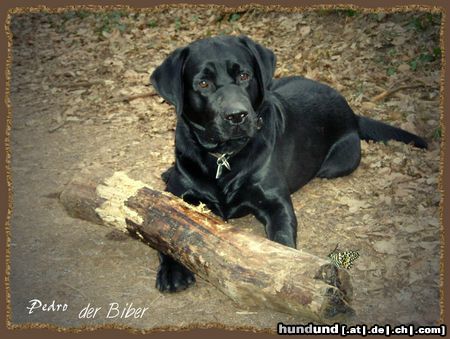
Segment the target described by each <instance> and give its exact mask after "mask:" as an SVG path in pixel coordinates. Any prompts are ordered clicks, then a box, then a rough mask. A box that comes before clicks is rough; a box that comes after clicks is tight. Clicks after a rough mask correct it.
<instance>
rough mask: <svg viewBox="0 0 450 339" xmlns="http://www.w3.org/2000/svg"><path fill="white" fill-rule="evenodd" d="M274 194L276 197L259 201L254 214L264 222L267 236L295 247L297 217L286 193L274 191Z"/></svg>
mask: <svg viewBox="0 0 450 339" xmlns="http://www.w3.org/2000/svg"><path fill="white" fill-rule="evenodd" d="M271 193H273V192H271ZM271 195H272V194H271ZM274 196H276V197H277V198H275V199H270V200H265V201H263V202H262V203H259V204H258V208H256V209H255V211H254V214H255V216H256V218H257V219H258V220H259V221H260V222H261V223H263V224H264V226H265V230H266V235H267V238H269V239H270V240H272V241H275V242H277V243H279V244H282V245H285V246H289V247H293V248H296V247H297V218H296V216H295V213H294V207H293V206H292V200H291V197H290V196H289V194H288V193H287V194H282V193H280V194H279V195H278V194H277V193H275V194H274ZM260 201H261V200H260Z"/></svg>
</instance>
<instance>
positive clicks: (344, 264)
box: [328, 244, 359, 270]
mask: <svg viewBox="0 0 450 339" xmlns="http://www.w3.org/2000/svg"><path fill="white" fill-rule="evenodd" d="M338 246H339V244H337V245H336V248H335V249H334V250H333V251H331V252H330V254H328V258H330V260H331V263H332V264H333V265H335V266H336V267H337V268H345V269H347V270H348V269H350V268H351V267H352V266H353V262H354V261H355V260H356V259H358V258H359V252H358V251H357V250H356V251H352V250H350V251H344V252H339V251H338V250H337V249H338Z"/></svg>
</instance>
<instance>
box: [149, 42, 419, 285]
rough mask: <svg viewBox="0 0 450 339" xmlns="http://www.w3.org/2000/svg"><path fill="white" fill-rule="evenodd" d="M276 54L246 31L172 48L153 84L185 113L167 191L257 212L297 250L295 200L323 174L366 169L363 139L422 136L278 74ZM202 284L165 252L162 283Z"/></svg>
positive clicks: (221, 210)
mask: <svg viewBox="0 0 450 339" xmlns="http://www.w3.org/2000/svg"><path fill="white" fill-rule="evenodd" d="M274 70H275V55H274V53H273V52H272V51H271V50H269V49H267V48H265V47H263V46H261V45H259V44H258V43H255V42H254V41H253V40H251V39H250V38H248V37H246V36H218V37H213V38H207V39H203V40H199V41H195V42H193V43H191V44H190V45H188V46H186V47H184V48H178V49H176V50H175V51H174V52H172V53H171V54H170V55H169V56H168V57H167V59H165V60H164V62H163V63H162V64H161V65H160V66H159V67H157V68H156V69H155V71H154V72H153V74H152V76H151V82H152V84H153V86H154V87H155V88H156V90H157V91H158V93H159V94H160V95H161V96H162V97H163V98H164V99H165V100H166V101H167V102H169V103H171V104H173V105H174V106H175V108H176V112H177V119H178V120H177V126H176V133H175V154H176V161H175V165H174V166H173V167H172V168H170V169H169V170H168V171H166V172H165V173H164V174H163V179H164V180H165V181H166V183H167V191H169V192H171V193H173V194H174V195H176V196H179V197H182V198H183V199H184V200H185V201H187V202H189V203H192V204H199V203H200V202H202V203H204V204H206V206H207V207H208V208H209V209H211V210H212V211H213V212H214V213H215V214H217V215H219V216H220V217H222V218H223V219H225V220H226V219H229V218H236V217H241V216H244V215H246V214H249V213H252V214H254V215H255V217H256V218H257V219H258V220H259V221H261V222H262V223H263V224H264V226H265V230H266V234H267V237H268V238H269V239H271V240H273V241H276V242H278V243H280V244H283V245H286V246H290V247H294V248H295V247H296V238H297V219H296V216H295V213H294V208H293V206H292V201H291V198H290V195H291V193H293V192H295V191H296V190H298V189H299V188H300V187H302V186H303V185H305V184H306V183H307V182H308V181H310V180H311V179H313V178H314V177H320V178H335V177H339V176H344V175H347V174H349V173H351V172H352V171H354V170H355V169H356V167H357V166H358V164H359V162H360V158H361V148H360V140H361V139H363V140H376V141H386V140H390V139H393V140H398V141H402V142H405V143H412V144H413V145H415V146H417V147H421V148H426V147H427V144H426V142H425V141H424V140H423V139H421V138H420V137H418V136H416V135H414V134H411V133H409V132H406V131H404V130H402V129H399V128H395V127H392V126H389V125H386V124H384V123H381V122H378V121H375V120H371V119H369V118H365V117H361V116H358V115H356V114H355V113H353V111H352V109H351V108H350V107H349V105H348V104H347V102H346V100H345V99H344V98H343V97H342V96H341V95H340V94H339V93H338V92H337V91H336V90H334V89H332V88H330V87H329V86H327V85H324V84H321V83H318V82H316V81H313V80H309V79H306V78H303V77H300V76H293V77H286V78H281V79H274V78H273V76H274ZM194 281H195V277H194V275H193V273H192V272H190V271H189V270H188V269H187V268H186V267H184V266H182V265H181V264H180V263H178V262H177V261H175V260H174V259H172V258H171V257H170V256H167V255H165V254H162V253H160V267H159V270H158V274H157V279H156V286H157V288H158V289H159V290H161V291H170V292H174V291H179V290H183V289H185V288H186V287H188V286H189V285H190V284H192V283H193V282H194Z"/></svg>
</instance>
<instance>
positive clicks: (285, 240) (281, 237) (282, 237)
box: [272, 231, 297, 248]
mask: <svg viewBox="0 0 450 339" xmlns="http://www.w3.org/2000/svg"><path fill="white" fill-rule="evenodd" d="M272 241H275V242H277V243H279V244H282V245H284V246H288V247H292V248H297V245H296V243H295V239H293V237H292V236H291V235H289V234H286V233H285V232H282V231H278V232H276V233H275V235H274V236H273V239H272Z"/></svg>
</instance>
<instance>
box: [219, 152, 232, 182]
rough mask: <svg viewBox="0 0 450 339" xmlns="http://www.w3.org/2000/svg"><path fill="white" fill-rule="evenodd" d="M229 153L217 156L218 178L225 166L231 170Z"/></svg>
mask: <svg viewBox="0 0 450 339" xmlns="http://www.w3.org/2000/svg"><path fill="white" fill-rule="evenodd" d="M228 158H229V155H228V154H226V153H225V154H222V155H221V156H220V157H218V158H217V172H216V179H219V178H220V176H221V175H222V171H223V167H224V166H225V167H226V168H227V169H228V170H231V166H230V163H229V162H228Z"/></svg>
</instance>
